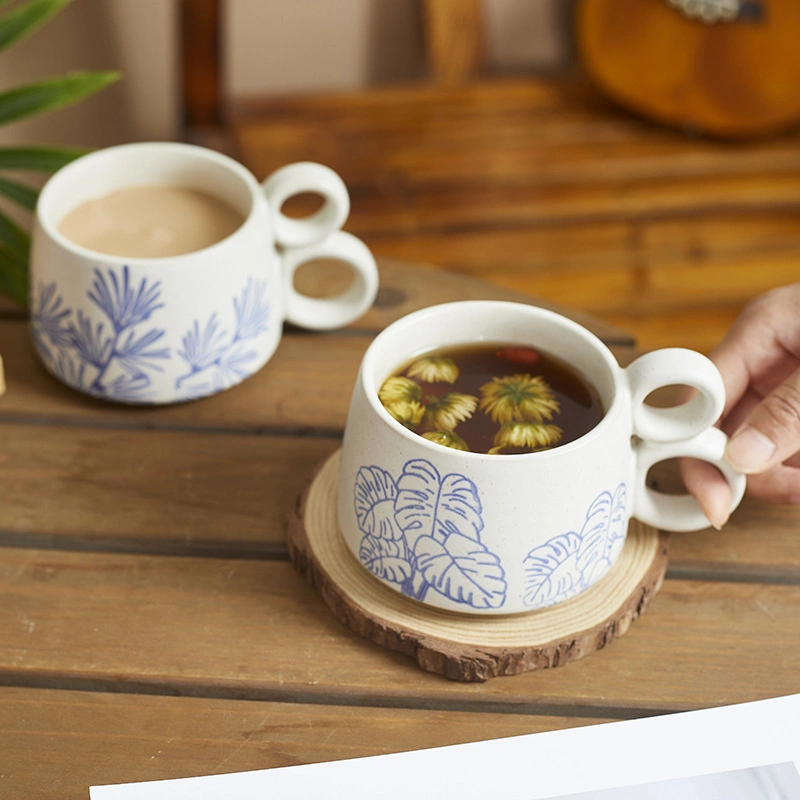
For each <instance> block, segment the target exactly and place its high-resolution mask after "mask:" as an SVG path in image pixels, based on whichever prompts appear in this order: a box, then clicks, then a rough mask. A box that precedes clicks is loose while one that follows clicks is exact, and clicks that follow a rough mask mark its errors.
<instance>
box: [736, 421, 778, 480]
mask: <svg viewBox="0 0 800 800" xmlns="http://www.w3.org/2000/svg"><path fill="white" fill-rule="evenodd" d="M774 452H775V442H773V441H772V440H771V439H768V438H767V437H766V436H764V434H763V433H761V431H758V430H756V429H755V428H742V430H740V431H737V433H735V434H734V435H733V437H732V438H731V440H730V441H729V442H728V447H727V449H726V451H725V457H726V458H727V460H728V462H729V463H730V464H731V466H732V467H735V468H736V469H738V470H739V472H745V473H751V472H758V471H759V470H760V469H762V468H763V467H764V466H766V465H767V463H768V462H769V460H770V459H771V458H772V455H773V453H774Z"/></svg>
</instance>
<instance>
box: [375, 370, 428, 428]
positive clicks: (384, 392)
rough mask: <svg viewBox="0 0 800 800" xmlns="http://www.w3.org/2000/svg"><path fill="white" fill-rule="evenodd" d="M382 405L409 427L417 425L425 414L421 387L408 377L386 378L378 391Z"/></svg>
mask: <svg viewBox="0 0 800 800" xmlns="http://www.w3.org/2000/svg"><path fill="white" fill-rule="evenodd" d="M378 397H379V399H380V401H381V403H383V407H384V408H385V409H386V410H387V411H388V412H389V413H390V414H391V415H392V416H393V417H394V418H395V419H396V420H397V421H398V422H399V423H400V424H401V425H406V426H407V427H409V428H413V427H414V426H415V425H419V423H420V422H422V417H423V415H424V414H425V406H423V405H422V389H421V388H420V387H419V386H418V385H417V384H416V383H414V381H412V380H410V379H409V378H402V377H392V378H387V379H386V380H385V381H384V383H383V386H381V388H380V391H379V392H378Z"/></svg>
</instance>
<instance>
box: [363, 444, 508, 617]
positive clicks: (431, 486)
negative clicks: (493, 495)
mask: <svg viewBox="0 0 800 800" xmlns="http://www.w3.org/2000/svg"><path fill="white" fill-rule="evenodd" d="M353 500H354V506H355V512H356V519H357V521H358V527H359V530H360V531H361V534H362V538H361V544H360V548H359V559H360V560H361V562H362V563H363V564H364V566H366V567H367V569H369V570H370V572H372V573H373V574H374V575H376V576H377V577H379V578H381V579H382V580H384V581H387V582H389V583H393V584H396V585H397V588H398V589H399V590H400V591H401V592H402V593H403V594H405V595H408V596H409V597H413V598H415V599H417V600H424V599H425V597H426V595H427V593H428V592H429V591H431V590H433V591H435V592H438V593H439V594H441V595H443V596H444V597H447V598H449V599H450V600H452V601H453V602H456V603H462V604H464V605H468V606H471V607H472V608H500V607H501V606H502V605H503V604H504V603H505V600H506V580H505V572H504V570H503V568H502V566H501V564H500V559H499V558H498V557H497V556H496V555H495V554H494V553H492V552H490V551H489V550H488V548H487V547H486V545H484V544H483V543H482V542H481V531H482V530H483V519H482V516H481V515H482V512H483V508H482V506H481V501H480V497H479V494H478V488H477V487H476V486H475V484H474V483H473V482H472V481H471V480H469V478H467V477H466V476H464V475H459V474H456V473H451V474H449V475H445V476H442V475H441V474H440V473H439V472H438V470H437V469H436V467H434V466H433V464H431V462H430V461H427V460H425V459H414V460H412V461H408V462H406V464H405V465H404V467H403V471H402V474H401V475H400V476H399V478H398V479H397V481H395V479H394V477H393V476H392V475H391V474H390V473H389V472H387V471H386V470H384V469H382V468H381V467H378V466H374V465H373V466H365V467H361V469H360V470H359V471H358V474H357V476H356V481H355V487H354V493H353Z"/></svg>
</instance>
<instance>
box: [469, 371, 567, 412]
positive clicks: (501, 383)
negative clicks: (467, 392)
mask: <svg viewBox="0 0 800 800" xmlns="http://www.w3.org/2000/svg"><path fill="white" fill-rule="evenodd" d="M481 395H482V399H481V410H482V411H486V412H487V413H488V414H489V415H490V416H491V418H492V419H493V420H494V421H495V422H500V423H504V422H544V421H545V420H549V419H552V417H553V414H557V413H558V412H559V411H560V410H561V406H560V405H559V402H558V400H556V398H555V395H554V394H553V390H552V389H551V388H550V386H549V385H548V383H547V381H545V380H544V378H542V377H540V376H539V375H533V376H531V375H527V374H524V375H504V376H503V377H502V378H492V379H491V380H490V381H489V382H488V383H484V384H483V386H481Z"/></svg>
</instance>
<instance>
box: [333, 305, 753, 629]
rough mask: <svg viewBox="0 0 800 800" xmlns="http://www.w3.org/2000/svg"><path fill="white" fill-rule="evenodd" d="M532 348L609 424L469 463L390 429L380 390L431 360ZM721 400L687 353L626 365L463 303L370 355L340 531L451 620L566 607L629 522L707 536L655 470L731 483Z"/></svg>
mask: <svg viewBox="0 0 800 800" xmlns="http://www.w3.org/2000/svg"><path fill="white" fill-rule="evenodd" d="M481 341H483V342H486V343H503V344H516V345H522V346H529V347H533V348H536V349H537V350H540V351H542V352H543V353H546V354H550V355H552V356H555V357H556V358H557V359H560V360H561V361H563V362H565V363H567V364H569V365H570V366H571V367H572V368H573V370H575V371H576V372H577V373H578V374H579V375H581V376H582V377H583V378H584V379H585V380H586V381H587V382H588V383H590V384H591V385H592V386H593V387H594V388H595V389H596V390H597V392H598V394H599V397H600V400H601V404H602V406H603V410H604V415H603V418H602V420H601V421H600V422H599V424H598V425H597V426H596V427H594V428H593V429H592V430H590V431H589V432H588V433H586V434H585V435H584V436H582V437H580V438H578V439H576V440H575V441H572V442H570V443H568V444H564V445H562V446H559V447H554V448H553V449H550V450H547V451H540V452H533V453H527V454H518V455H489V454H481V453H472V452H463V451H460V450H455V449H450V448H448V447H444V446H441V445H439V444H436V443H433V442H430V441H427V440H426V439H424V438H422V437H421V436H419V435H417V434H416V433H413V432H411V431H409V430H408V429H407V428H405V427H404V426H403V425H401V424H400V423H399V422H398V421H396V420H395V419H394V418H393V417H392V416H391V415H390V414H389V413H388V412H387V411H386V409H385V408H384V407H383V405H382V404H381V401H380V399H379V398H378V391H379V389H380V387H381V385H382V384H383V382H384V380H385V379H386V378H387V377H389V376H390V375H392V374H393V373H395V372H396V371H397V370H398V369H399V368H401V367H402V366H403V365H404V364H407V363H408V362H409V360H411V359H412V358H414V357H416V356H418V355H420V354H422V353H425V352H427V351H431V350H435V349H440V348H447V347H451V346H455V345H463V344H466V343H473V342H481ZM675 384H688V385H690V386H693V387H695V388H696V389H697V390H698V394H697V395H696V397H695V398H694V399H693V400H692V401H691V402H689V403H686V404H684V405H681V406H677V407H675V408H669V409H657V408H654V407H652V406H649V405H646V404H645V402H644V401H645V398H646V397H647V396H648V395H649V394H650V393H651V392H652V391H654V390H655V389H657V388H659V387H662V386H667V385H675ZM724 395H725V391H724V386H723V383H722V379H721V377H720V375H719V372H718V371H717V369H716V367H715V366H714V364H713V363H712V362H711V361H710V360H709V359H707V358H706V357H705V356H703V355H701V354H699V353H696V352H694V351H691V350H683V349H666V350H658V351H655V352H652V353H649V354H647V355H644V356H642V357H640V358H639V359H637V360H636V361H634V362H633V363H632V364H631V365H630V366H629V367H627V369H622V368H621V367H620V366H619V365H618V363H617V361H616V359H615V358H614V356H613V355H612V353H611V352H610V351H609V350H608V348H607V347H606V346H605V345H604V344H603V343H602V342H601V341H600V340H599V339H598V338H597V337H596V336H594V335H593V334H592V333H590V332H589V331H587V330H586V329H585V328H583V327H581V326H580V325H578V324H577V323H575V322H573V321H571V320H569V319H566V318H564V317H562V316H560V315H558V314H554V313H552V312H550V311H546V310H543V309H540V308H536V307H534V306H528V305H522V304H516V303H505V302H493V301H469V302H462V303H448V304H445V305H440V306H432V307H429V308H426V309H423V310H421V311H418V312H415V313H413V314H410V315H409V316H406V317H403V318H402V319H400V320H398V321H397V322H395V323H393V324H392V325H390V326H389V327H388V328H386V329H385V330H384V331H383V332H382V333H381V334H379V335H378V336H377V337H376V338H375V340H374V341H373V342H372V344H371V345H370V347H369V348H368V350H367V352H366V354H365V355H364V358H363V361H362V363H361V368H360V371H359V375H358V379H357V382H356V385H355V388H354V391H353V396H352V401H351V405H350V412H349V416H348V418H347V425H346V428H345V435H344V442H343V446H342V458H341V467H340V476H339V487H338V496H337V505H338V515H339V528H340V530H341V533H342V535H343V536H344V538H345V541H346V542H347V545H348V546H349V548H350V549H351V550H352V552H353V554H354V555H355V556H356V558H358V559H359V561H360V562H361V563H362V564H363V565H364V567H365V568H366V569H368V570H369V571H370V572H371V573H372V574H373V575H375V576H376V577H377V578H378V579H380V580H381V581H383V582H384V583H385V584H386V585H388V586H390V587H391V588H393V589H395V590H397V591H399V592H401V593H403V594H405V595H408V596H410V597H413V598H415V599H417V600H420V601H422V602H424V603H428V604H430V605H432V606H436V607H439V608H443V609H449V610H452V611H461V612H467V613H478V614H508V613H519V612H524V611H529V610H532V609H537V608H544V607H546V606H549V605H552V604H554V603H559V602H562V601H564V600H567V599H569V598H570V597H573V596H575V595H576V594H578V593H579V592H582V591H584V590H585V589H587V588H588V587H589V586H591V585H592V584H594V583H595V582H596V581H598V580H599V579H600V578H601V577H602V576H603V575H604V574H605V573H606V572H607V571H608V570H609V569H610V567H611V565H612V564H613V563H614V561H615V560H616V558H617V556H618V555H619V553H620V551H621V550H622V546H623V543H624V540H625V536H626V533H627V528H628V522H629V520H630V518H631V517H636V518H637V519H639V520H641V521H643V522H645V523H648V524H650V525H654V526H656V527H658V528H663V529H666V530H671V531H688V530H696V529H700V528H705V527H708V525H709V523H708V521H707V520H706V518H705V517H704V516H703V514H702V512H701V511H700V509H699V507H698V506H697V504H696V502H695V500H694V499H693V498H691V497H689V496H688V495H684V496H668V495H664V494H660V493H658V492H656V491H653V490H652V489H651V488H649V487H648V486H647V485H646V483H645V479H646V476H647V472H648V470H649V469H650V467H651V466H652V465H653V464H655V463H657V462H659V461H662V460H665V459H670V458H675V457H679V456H692V457H695V458H700V459H704V460H706V461H709V462H711V463H713V464H715V465H716V466H717V467H719V469H720V470H721V471H722V473H723V474H724V475H725V477H726V479H727V480H728V482H729V483H730V485H731V489H732V491H733V504H732V508H733V507H735V506H736V505H738V503H739V501H740V500H741V498H742V495H743V493H744V489H745V477H744V476H743V475H740V474H739V473H736V472H735V471H733V470H732V469H731V468H730V467H729V466H728V465H727V464H726V463H725V462H723V460H722V457H723V452H724V449H725V443H726V441H727V440H726V437H725V434H723V433H722V431H720V430H718V429H716V428H714V427H713V424H714V422H715V421H716V420H717V418H718V416H719V414H720V413H721V411H722V408H723V405H724V399H725V397H724Z"/></svg>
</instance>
